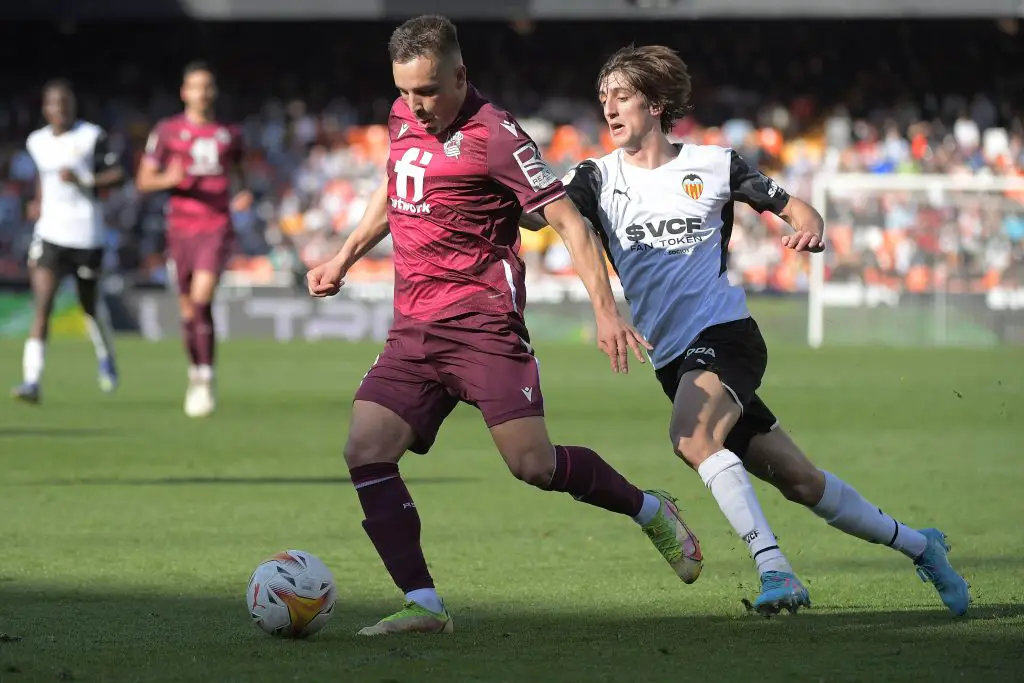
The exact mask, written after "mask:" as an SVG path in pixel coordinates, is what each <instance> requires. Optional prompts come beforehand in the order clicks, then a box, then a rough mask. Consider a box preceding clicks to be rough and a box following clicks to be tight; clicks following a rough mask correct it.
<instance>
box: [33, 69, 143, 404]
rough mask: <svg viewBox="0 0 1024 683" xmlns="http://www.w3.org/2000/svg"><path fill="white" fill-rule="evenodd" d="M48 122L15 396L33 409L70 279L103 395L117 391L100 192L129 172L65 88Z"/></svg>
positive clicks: (53, 91)
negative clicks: (80, 115) (104, 309)
mask: <svg viewBox="0 0 1024 683" xmlns="http://www.w3.org/2000/svg"><path fill="white" fill-rule="evenodd" d="M43 117H44V118H45V119H46V122H47V124H48V125H46V126H45V127H44V128H40V129H39V130H37V131H35V132H34V133H32V134H31V135H29V137H28V143H27V147H28V153H29V155H30V156H31V157H32V161H33V162H35V165H36V173H37V196H36V202H38V206H39V218H38V220H37V221H36V225H35V232H34V235H33V239H32V244H31V246H30V247H29V253H28V258H29V268H30V273H31V275H30V277H31V283H32V291H33V294H34V296H35V319H34V320H33V322H32V329H31V331H30V332H29V337H28V339H27V340H26V342H25V351H24V355H23V357H22V371H23V381H22V384H21V386H19V387H17V388H16V389H15V391H14V396H15V398H17V399H19V400H22V401H26V402H29V403H38V402H39V399H40V390H39V386H40V382H41V380H42V375H43V367H44V364H45V349H46V339H47V336H48V333H49V321H50V314H51V312H52V310H53V301H54V297H55V295H56V293H57V288H58V286H59V285H60V281H61V279H62V278H63V277H64V276H66V275H74V277H75V280H76V284H77V285H78V301H79V303H80V304H81V306H82V310H83V311H84V313H85V320H86V326H87V328H88V331H89V336H90V338H91V339H92V342H93V345H94V347H95V349H96V357H97V359H98V362H99V381H100V388H101V389H103V391H106V392H111V391H113V390H114V389H115V388H116V387H117V368H116V365H115V363H114V349H113V346H112V345H111V341H110V340H111V335H110V333H109V330H108V328H107V326H106V324H105V323H104V321H103V320H102V319H101V317H100V316H99V315H98V310H99V306H98V299H99V296H98V294H99V292H98V289H99V288H98V285H99V277H100V271H101V269H102V265H103V232H104V223H103V207H102V204H101V202H100V200H99V198H98V197H97V191H98V190H101V189H103V188H106V187H111V186H113V185H117V184H118V183H120V182H121V181H122V180H123V179H124V177H125V173H124V168H123V167H122V165H121V160H120V158H119V156H118V155H117V154H116V153H114V152H113V151H112V150H111V149H109V147H108V145H107V136H106V133H104V131H103V129H102V128H100V127H99V126H97V125H95V124H92V123H88V122H86V121H81V120H78V119H77V118H76V116H75V97H74V94H73V93H72V91H71V88H70V86H69V85H68V84H67V83H65V82H64V81H52V82H50V83H48V84H47V85H46V86H45V87H44V88H43Z"/></svg>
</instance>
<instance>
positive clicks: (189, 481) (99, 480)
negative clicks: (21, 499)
mask: <svg viewBox="0 0 1024 683" xmlns="http://www.w3.org/2000/svg"><path fill="white" fill-rule="evenodd" d="M405 481H406V482H407V483H409V484H411V485H415V486H421V485H424V484H466V483H472V482H474V481H478V480H477V479H476V478H474V477H409V478H406V479H405ZM351 483H352V480H351V479H349V478H348V477H154V478H132V479H121V478H116V477H83V478H78V479H37V480H34V481H26V482H21V483H20V484H19V486H200V485H218V486H220V485H233V484H244V485H246V486H251V485H260V484H264V485H287V486H292V485H309V484H351Z"/></svg>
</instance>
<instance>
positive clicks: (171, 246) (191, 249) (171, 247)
mask: <svg viewBox="0 0 1024 683" xmlns="http://www.w3.org/2000/svg"><path fill="white" fill-rule="evenodd" d="M196 246H197V245H196V239H195V237H194V236H193V235H189V234H181V233H177V232H175V231H174V230H173V228H171V229H169V231H168V236H167V255H168V257H169V258H170V260H171V262H172V263H173V264H174V280H175V283H176V284H177V286H178V295H179V296H183V297H190V296H191V292H192V274H193V272H194V270H195V253H196ZM182 313H183V314H184V311H182Z"/></svg>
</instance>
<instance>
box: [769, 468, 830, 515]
mask: <svg viewBox="0 0 1024 683" xmlns="http://www.w3.org/2000/svg"><path fill="white" fill-rule="evenodd" d="M774 483H775V485H776V486H777V487H778V489H779V492H780V493H781V494H782V495H783V496H785V497H786V500H789V501H792V502H794V503H799V504H800V505H805V506H807V507H814V506H815V505H817V504H818V503H819V502H820V501H821V495H822V493H824V491H825V475H824V474H822V473H821V470H819V469H817V468H811V469H809V470H808V471H800V472H792V473H788V474H787V476H785V477H781V478H777V479H776V480H775V482H774Z"/></svg>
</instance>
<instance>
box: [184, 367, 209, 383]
mask: <svg viewBox="0 0 1024 683" xmlns="http://www.w3.org/2000/svg"><path fill="white" fill-rule="evenodd" d="M188 379H189V381H190V382H204V383H208V382H211V381H213V367H212V366H209V365H190V366H188Z"/></svg>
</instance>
